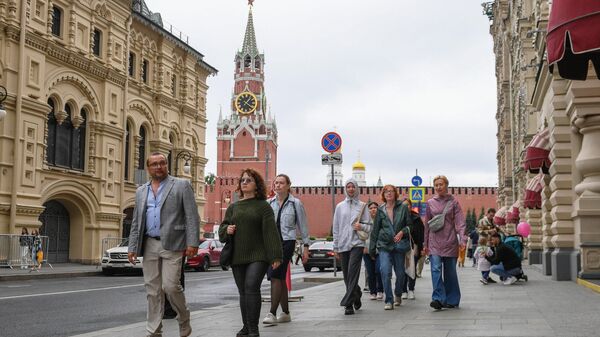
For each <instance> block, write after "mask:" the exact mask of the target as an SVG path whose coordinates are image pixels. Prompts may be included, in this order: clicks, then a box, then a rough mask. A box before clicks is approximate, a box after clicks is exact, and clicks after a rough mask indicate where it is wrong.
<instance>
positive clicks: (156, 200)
mask: <svg viewBox="0 0 600 337" xmlns="http://www.w3.org/2000/svg"><path fill="white" fill-rule="evenodd" d="M166 181H167V179H163V181H161V182H160V185H159V186H158V191H156V197H155V196H154V192H153V191H152V183H150V184H148V197H147V198H146V235H148V236H154V237H160V207H159V205H160V200H161V199H162V191H163V187H164V186H165V182H166Z"/></svg>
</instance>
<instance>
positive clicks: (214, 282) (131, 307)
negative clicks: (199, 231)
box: [0, 267, 319, 337]
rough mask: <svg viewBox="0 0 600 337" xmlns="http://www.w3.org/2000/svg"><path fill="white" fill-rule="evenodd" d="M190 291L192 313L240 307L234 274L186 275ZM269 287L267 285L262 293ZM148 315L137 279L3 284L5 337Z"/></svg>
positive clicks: (67, 331) (76, 329)
mask: <svg viewBox="0 0 600 337" xmlns="http://www.w3.org/2000/svg"><path fill="white" fill-rule="evenodd" d="M57 268H60V267H57ZM83 269H86V268H85V267H84V268H83ZM87 269H89V268H87ZM48 271H49V270H48ZM48 271H47V272H48ZM17 272H19V271H17ZM24 273H25V274H27V272H26V271H25V272H24ZM305 274H307V273H305V272H304V270H303V269H302V268H300V267H296V268H295V270H294V283H293V286H294V287H295V288H301V287H305V286H307V285H308V286H310V284H305V283H302V282H301V278H302V277H303V276H304V275H305ZM312 274H319V273H316V272H313V273H312ZM186 286H187V287H186V299H187V300H188V303H189V307H190V310H192V311H198V310H200V309H205V308H211V307H215V306H220V305H223V304H230V303H237V288H236V287H235V284H234V283H233V278H232V276H231V272H230V271H221V270H220V269H217V268H212V269H211V270H210V271H209V272H208V273H205V272H193V271H188V272H186ZM267 287H268V284H267V283H266V282H265V284H264V287H263V289H264V290H263V293H264V294H268V292H266V291H268V288H267ZM145 316H146V296H145V290H144V287H143V278H142V276H138V275H127V276H111V277H107V276H90V277H70V278H55V279H34V280H24V281H22V280H19V281H3V282H0V317H2V320H3V321H4V322H10V323H9V324H2V331H0V336H3V337H4V336H7V337H8V336H10V337H12V336H14V337H33V336H40V337H42V336H43V337H47V336H68V335H72V334H78V333H85V332H89V331H96V330H101V329H106V328H111V327H114V326H120V325H126V324H131V323H135V322H139V321H142V320H144V319H145ZM24 327H26V328H25V329H24Z"/></svg>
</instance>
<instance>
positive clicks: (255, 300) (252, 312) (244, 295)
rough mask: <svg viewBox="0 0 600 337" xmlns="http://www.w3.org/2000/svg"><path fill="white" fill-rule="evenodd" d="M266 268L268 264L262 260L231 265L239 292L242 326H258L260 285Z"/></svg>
mask: <svg viewBox="0 0 600 337" xmlns="http://www.w3.org/2000/svg"><path fill="white" fill-rule="evenodd" d="M267 268H268V264H267V263H266V262H262V261H259V262H252V263H249V264H242V265H235V266H231V269H232V271H233V278H234V280H235V285H236V286H237V288H238V292H239V294H240V311H241V313H242V322H243V323H244V326H247V327H258V320H259V318H260V307H261V296H260V285H261V283H262V280H263V278H264V277H265V273H266V272H267Z"/></svg>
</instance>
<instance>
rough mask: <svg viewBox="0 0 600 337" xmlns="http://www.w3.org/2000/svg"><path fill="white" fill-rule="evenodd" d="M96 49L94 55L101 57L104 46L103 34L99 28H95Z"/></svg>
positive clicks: (94, 48)
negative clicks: (101, 47) (102, 46)
mask: <svg viewBox="0 0 600 337" xmlns="http://www.w3.org/2000/svg"><path fill="white" fill-rule="evenodd" d="M93 42H94V47H93V48H92V51H93V53H94V55H96V56H100V45H101V44H102V32H101V31H100V29H98V28H94V41H93Z"/></svg>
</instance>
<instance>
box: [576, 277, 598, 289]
mask: <svg viewBox="0 0 600 337" xmlns="http://www.w3.org/2000/svg"><path fill="white" fill-rule="evenodd" d="M577 284H579V285H580V286H584V287H586V288H588V289H591V290H593V291H595V292H597V293H600V285H598V284H595V283H592V282H590V281H586V280H583V279H580V278H578V279H577Z"/></svg>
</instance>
